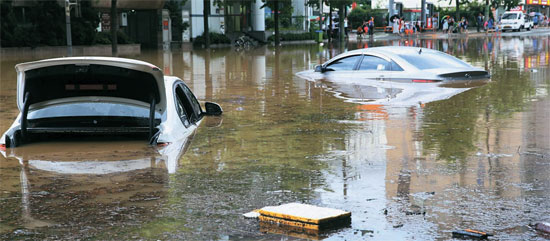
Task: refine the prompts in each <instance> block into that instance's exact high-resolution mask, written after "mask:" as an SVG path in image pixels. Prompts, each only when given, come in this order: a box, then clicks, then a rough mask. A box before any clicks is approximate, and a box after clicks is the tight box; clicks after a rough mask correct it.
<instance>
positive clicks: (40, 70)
mask: <svg viewBox="0 0 550 241" xmlns="http://www.w3.org/2000/svg"><path fill="white" fill-rule="evenodd" d="M15 68H16V70H17V107H18V108H19V110H20V114H19V115H18V116H17V118H16V120H15V121H14V123H13V124H12V126H11V127H10V128H9V129H8V130H7V131H6V132H5V133H4V134H3V135H2V137H1V138H0V145H2V146H3V147H4V148H10V147H16V146H19V145H21V144H23V143H27V142H31V141H34V140H40V139H49V138H52V137H64V136H83V137H87V136H98V135H99V136H131V137H137V138H143V139H147V140H148V141H149V142H150V143H152V144H156V143H172V142H177V141H180V140H182V139H185V138H187V137H188V136H189V135H190V133H192V132H193V131H194V130H195V129H196V126H197V125H198V124H199V123H200V121H201V119H202V118H203V116H205V115H221V114H222V109H221V107H220V106H219V105H218V104H215V103H210V102H206V103H205V109H206V111H203V110H202V108H201V105H200V104H199V102H198V101H197V99H196V97H195V96H194V95H193V93H192V92H191V90H190V89H189V88H188V87H187V85H186V84H185V83H184V82H183V81H182V80H180V79H178V78H177V77H174V76H164V75H163V73H162V72H161V70H160V69H159V68H158V67H156V66H154V65H152V64H149V63H146V62H143V61H138V60H133V59H125V58H113V57H71V58H57V59H47V60H41V61H35V62H29V63H22V64H18V65H16V67H15Z"/></svg>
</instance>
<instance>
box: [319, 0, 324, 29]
mask: <svg viewBox="0 0 550 241" xmlns="http://www.w3.org/2000/svg"><path fill="white" fill-rule="evenodd" d="M319 31H323V0H319Z"/></svg>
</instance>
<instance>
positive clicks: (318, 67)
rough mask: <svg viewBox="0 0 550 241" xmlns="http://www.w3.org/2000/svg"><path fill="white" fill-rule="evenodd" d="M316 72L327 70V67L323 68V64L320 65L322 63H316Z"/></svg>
mask: <svg viewBox="0 0 550 241" xmlns="http://www.w3.org/2000/svg"><path fill="white" fill-rule="evenodd" d="M315 72H320V73H323V72H325V68H323V66H322V65H320V64H318V65H315Z"/></svg>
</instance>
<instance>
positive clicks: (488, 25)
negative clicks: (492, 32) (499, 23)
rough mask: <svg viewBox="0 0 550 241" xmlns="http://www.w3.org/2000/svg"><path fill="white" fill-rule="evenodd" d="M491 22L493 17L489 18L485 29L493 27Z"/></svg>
mask: <svg viewBox="0 0 550 241" xmlns="http://www.w3.org/2000/svg"><path fill="white" fill-rule="evenodd" d="M493 23H494V20H493V18H489V21H488V22H487V31H489V29H493Z"/></svg>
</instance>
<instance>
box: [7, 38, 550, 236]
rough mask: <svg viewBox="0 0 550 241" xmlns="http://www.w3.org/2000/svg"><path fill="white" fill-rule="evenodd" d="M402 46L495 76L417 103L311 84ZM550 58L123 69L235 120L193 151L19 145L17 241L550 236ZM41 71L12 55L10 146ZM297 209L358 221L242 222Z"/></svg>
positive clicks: (417, 98)
mask: <svg viewBox="0 0 550 241" xmlns="http://www.w3.org/2000/svg"><path fill="white" fill-rule="evenodd" d="M385 45H405V46H422V47H427V48H433V49H437V50H440V51H443V52H446V53H449V54H451V55H453V56H456V57H458V58H460V59H462V60H464V61H466V62H468V63H470V64H472V65H473V66H475V67H480V68H483V69H486V70H488V71H489V72H490V73H491V75H492V78H491V81H490V82H488V83H483V84H480V85H479V86H475V87H472V88H470V87H468V88H433V89H431V90H433V91H432V92H430V93H428V92H429V91H428V89H422V88H420V89H421V90H412V91H413V93H410V95H406V96H408V97H407V98H401V96H403V95H400V93H405V92H406V91H408V90H407V89H406V87H403V88H401V87H400V86H398V85H391V86H378V85H362V84H351V85H350V84H348V85H341V84H338V83H335V82H331V81H327V80H315V81H311V80H306V79H304V78H301V77H299V76H297V75H296V73H298V72H300V71H303V70H307V69H312V68H313V67H314V65H316V64H320V63H323V62H325V61H326V60H328V59H330V58H331V57H334V56H336V55H337V54H339V53H342V52H344V51H347V50H352V49H357V48H365V47H373V46H385ZM549 46H550V35H548V34H543V35H542V36H536V37H535V36H526V37H521V38H520V37H493V36H491V37H480V38H459V39H409V40H406V39H402V40H386V41H376V42H357V43H349V44H347V46H337V45H334V46H333V45H330V44H329V45H325V46H324V47H320V46H319V45H285V46H282V47H280V48H279V49H276V48H274V47H272V46H263V47H259V48H256V49H253V50H250V51H242V52H237V51H235V50H234V49H230V48H222V49H211V51H210V52H206V51H204V50H193V51H191V52H188V51H180V50H172V51H162V50H159V51H144V52H143V53H142V54H141V55H139V56H122V57H129V58H135V59H140V60H144V61H147V62H150V63H152V64H155V65H157V66H158V67H159V68H160V69H162V70H163V71H164V73H165V74H166V75H175V76H178V77H180V78H182V79H183V80H184V82H186V83H187V84H188V85H189V87H190V88H191V89H192V91H193V92H194V93H195V95H196V96H197V98H198V99H199V101H213V102H216V103H218V104H220V105H221V106H222V108H223V109H224V113H223V115H222V117H221V118H219V117H206V119H205V120H204V121H203V122H202V123H201V126H200V127H199V128H198V129H197V132H196V133H195V135H194V137H193V138H192V140H191V141H190V142H189V143H184V144H181V145H177V146H175V147H173V146H174V145H172V146H170V147H171V148H172V147H173V148H178V149H179V150H180V152H179V153H180V154H183V155H181V156H174V155H170V154H167V153H168V151H165V150H163V149H157V148H156V147H151V146H149V145H148V144H147V143H146V142H145V141H127V140H126V141H125V140H120V141H113V140H108V141H66V140H53V141H51V142H42V143H32V144H27V145H24V146H21V147H18V148H14V149H7V150H6V155H7V157H4V156H3V155H0V184H1V185H0V239H7V240H12V239H56V240H57V239H100V240H105V239H146V240H149V239H150V240H153V239H154V240H157V239H160V240H165V239H169V240H175V239H180V240H181V239H183V240H294V239H300V238H309V239H323V238H327V239H328V240H364V239H372V240H447V239H450V238H451V232H452V231H454V230H458V229H465V228H471V229H476V230H482V231H485V232H489V233H492V234H493V235H494V236H492V237H490V239H494V240H545V239H548V238H550V236H548V235H544V234H542V233H539V232H537V231H536V230H534V228H533V227H532V225H534V224H535V223H537V222H549V221H550V199H549V198H548V197H549V196H550V96H549V93H550V47H549ZM31 60H32V59H25V60H9V59H2V60H1V66H0V67H1V69H0V70H1V76H0V77H1V79H0V100H1V105H0V113H1V114H2V115H1V117H0V132H1V133H3V132H4V131H5V130H7V129H8V128H9V127H10V125H11V124H12V122H13V120H14V119H15V117H16V116H17V114H18V113H19V110H18V109H17V104H16V89H17V83H16V79H17V76H16V72H15V69H14V66H15V64H17V63H20V62H26V61H31ZM420 84H421V83H420ZM288 202H302V203H308V204H314V205H318V206H323V207H331V208H337V209H343V210H347V211H351V213H352V223H351V225H350V226H349V227H344V228H340V229H336V230H332V231H330V232H325V233H319V234H311V233H308V234H303V233H287V232H288V231H287V230H282V229H277V228H270V227H265V226H260V224H259V223H258V221H257V220H255V219H245V218H243V216H242V214H243V213H247V212H250V211H252V210H255V209H258V208H262V207H264V206H270V205H278V204H283V203H288ZM287 235H288V236H287ZM287 237H288V238H287Z"/></svg>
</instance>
